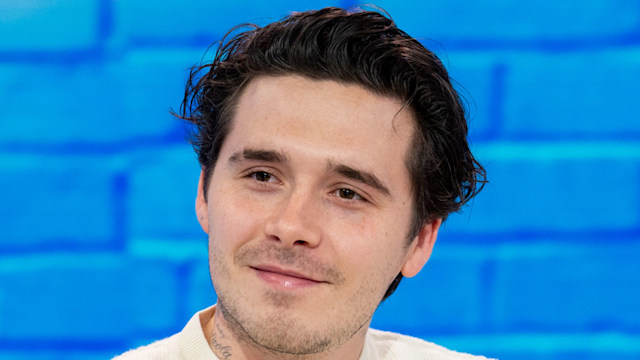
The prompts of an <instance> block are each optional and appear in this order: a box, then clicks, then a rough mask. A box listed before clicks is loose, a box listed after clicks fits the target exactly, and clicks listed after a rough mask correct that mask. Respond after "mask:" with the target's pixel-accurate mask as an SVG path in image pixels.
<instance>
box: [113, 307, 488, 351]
mask: <svg viewBox="0 0 640 360" xmlns="http://www.w3.org/2000/svg"><path fill="white" fill-rule="evenodd" d="M207 310H208V309H207ZM207 310H203V311H207ZM203 311H201V312H203ZM201 312H198V313H196V314H195V315H193V317H191V320H189V322H188V323H187V325H186V326H185V327H184V329H182V331H181V332H179V333H177V334H175V335H173V336H170V337H168V338H166V339H162V340H159V341H156V342H154V343H152V344H150V345H146V346H142V347H139V348H137V349H134V350H130V351H127V352H125V353H124V354H122V355H120V356H116V357H115V358H113V360H178V359H179V360H220V359H219V358H218V357H217V356H216V355H215V354H214V353H213V351H212V350H211V348H210V347H209V343H208V342H207V339H206V338H205V336H204V332H203V330H202V324H200V313H201ZM482 359H484V360H487V358H485V357H483V356H474V355H469V354H463V353H459V352H455V351H452V350H448V349H446V348H444V347H442V346H440V345H436V344H433V343H430V342H427V341H424V340H421V339H418V338H414V337H411V336H406V335H401V334H396V333H392V332H386V331H380V330H374V329H369V330H368V331H367V337H366V339H365V343H364V348H363V349H362V354H361V355H360V360H482Z"/></svg>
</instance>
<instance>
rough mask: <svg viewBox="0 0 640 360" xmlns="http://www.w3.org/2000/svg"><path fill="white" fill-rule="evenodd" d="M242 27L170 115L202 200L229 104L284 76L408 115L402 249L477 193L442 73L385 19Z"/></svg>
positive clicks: (301, 19)
mask: <svg viewBox="0 0 640 360" xmlns="http://www.w3.org/2000/svg"><path fill="white" fill-rule="evenodd" d="M247 26H250V29H248V30H245V31H242V32H239V33H238V30H239V29H238V28H235V29H233V30H232V31H231V32H229V33H228V34H227V36H225V37H224V38H223V40H222V41H221V43H220V46H219V48H218V50H217V53H216V55H215V58H214V59H213V61H212V62H211V63H208V64H204V65H201V66H198V67H195V68H193V69H192V70H191V74H190V77H189V81H188V83H187V87H186V92H185V97H184V100H183V103H182V106H181V113H180V114H179V115H177V116H178V117H180V118H182V119H185V120H188V121H190V122H191V123H193V124H194V125H195V131H194V132H193V137H192V139H191V143H192V144H193V146H194V148H195V150H196V152H197V154H198V159H199V161H200V164H201V166H202V168H203V170H204V172H205V179H204V187H203V191H204V193H205V199H206V191H207V188H208V184H209V179H210V177H211V173H212V170H213V167H214V166H215V163H216V160H217V157H218V154H219V152H220V148H221V146H222V143H223V141H224V139H225V137H226V136H227V134H228V133H229V130H230V127H231V126H230V125H231V122H232V120H233V114H234V108H235V105H236V103H237V101H238V97H239V94H240V93H241V91H242V90H243V89H244V88H245V87H246V85H247V84H248V83H249V82H250V81H251V80H253V79H255V78H256V77H257V76H260V75H272V76H273V75H285V74H296V75H302V76H305V77H308V78H311V79H323V80H334V81H338V82H342V83H348V84H357V85H360V86H362V87H364V88H366V89H368V90H370V91H373V92H375V93H377V94H381V95H386V96H390V97H394V98H397V99H400V100H401V101H402V102H403V103H404V104H405V106H408V107H409V108H410V109H411V111H412V112H413V114H414V118H415V122H416V124H415V125H416V126H415V128H416V132H415V134H414V138H413V140H412V144H411V147H410V151H409V154H408V155H407V159H406V160H405V161H406V166H407V169H408V170H409V173H410V177H411V184H412V187H413V189H412V190H413V194H414V200H415V201H414V211H413V219H412V221H411V228H410V229H409V231H408V237H409V239H413V238H414V237H415V236H416V235H417V234H418V232H419V231H420V229H421V228H422V226H423V225H424V224H426V223H428V222H431V221H433V220H435V219H438V218H443V219H445V218H446V217H447V216H448V215H449V214H450V213H452V212H455V211H458V210H459V209H460V207H461V206H462V205H463V204H465V203H466V202H467V201H469V199H471V198H472V197H473V196H475V195H476V194H477V193H478V191H480V189H481V188H482V186H483V185H484V183H485V172H484V169H483V168H482V166H481V165H480V164H479V163H478V162H477V161H476V159H475V158H474V157H473V155H472V154H471V152H470V150H469V145H468V143H467V122H466V119H465V111H464V107H463V106H462V104H461V101H460V97H459V95H458V93H457V92H456V91H455V89H454V88H453V86H452V85H451V82H450V80H449V76H448V74H447V71H446V69H445V68H444V66H443V65H442V63H441V62H440V60H439V59H438V58H437V57H436V56H435V54H433V53H432V52H431V51H429V50H427V49H426V48H425V47H424V46H422V44H420V42H418V41H417V40H415V39H414V38H412V37H410V36H409V35H407V34H406V33H405V32H403V31H402V30H400V29H398V28H397V27H396V25H395V23H394V22H393V20H392V19H390V18H389V17H388V16H385V15H383V14H380V13H378V12H375V11H355V12H348V11H345V10H343V9H339V8H325V9H322V10H317V11H307V12H302V13H294V14H292V15H290V16H287V17H285V18H284V19H282V20H280V21H278V22H274V23H271V24H269V25H267V26H264V27H258V26H255V25H247ZM233 34H235V35H233ZM401 278H402V275H401V274H399V275H398V277H396V279H395V280H394V281H393V283H392V284H391V286H390V287H389V289H388V290H387V293H386V294H385V296H384V298H385V299H386V298H387V297H388V296H389V295H391V293H393V291H394V290H395V288H396V287H397V285H398V283H399V282H400V280H401Z"/></svg>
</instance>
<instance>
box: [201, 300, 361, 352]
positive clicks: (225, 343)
mask: <svg viewBox="0 0 640 360" xmlns="http://www.w3.org/2000/svg"><path fill="white" fill-rule="evenodd" d="M216 308H217V306H216V307H215V308H212V309H210V310H208V311H206V312H204V313H202V314H201V316H200V323H201V324H202V329H203V331H204V335H205V338H206V339H207V342H208V343H209V347H211V350H212V351H213V353H214V354H215V355H216V356H217V357H218V358H219V359H220V360H325V359H345V360H358V359H359V358H360V353H361V352H362V349H363V347H364V340H365V337H366V333H367V329H368V323H367V324H366V325H365V326H363V327H362V328H361V329H360V330H358V331H357V332H356V333H355V334H354V335H353V336H352V337H351V338H350V339H349V340H347V341H346V342H345V343H343V344H341V345H340V346H337V347H335V348H331V349H327V350H325V351H323V352H319V353H315V354H287V353H282V352H278V351H274V350H270V349H267V348H265V347H263V346H261V345H260V344H258V343H256V342H255V341H254V340H252V339H251V338H250V337H249V336H248V335H247V334H246V333H245V332H244V331H243V330H242V328H241V327H240V326H239V325H237V324H235V323H234V322H233V321H229V320H228V319H226V318H225V316H224V312H223V311H219V310H220V309H216Z"/></svg>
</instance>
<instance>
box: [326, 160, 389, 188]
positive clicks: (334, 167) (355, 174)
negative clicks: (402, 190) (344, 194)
mask: <svg viewBox="0 0 640 360" xmlns="http://www.w3.org/2000/svg"><path fill="white" fill-rule="evenodd" d="M329 171H334V172H336V173H338V174H340V175H342V176H344V177H346V178H349V179H352V180H356V181H359V182H361V183H363V184H365V185H368V186H371V187H372V188H374V189H376V190H378V191H380V192H382V193H383V194H385V195H387V196H391V192H390V191H389V189H388V188H387V187H386V186H384V184H383V183H382V181H380V179H378V177H377V176H375V175H374V174H373V173H370V172H368V171H364V170H358V169H354V168H352V167H351V166H348V165H344V164H333V163H331V162H330V163H329Z"/></svg>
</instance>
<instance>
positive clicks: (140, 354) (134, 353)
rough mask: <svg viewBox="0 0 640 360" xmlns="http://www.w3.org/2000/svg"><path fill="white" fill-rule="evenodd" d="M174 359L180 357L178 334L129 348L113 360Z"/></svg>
mask: <svg viewBox="0 0 640 360" xmlns="http://www.w3.org/2000/svg"><path fill="white" fill-rule="evenodd" d="M138 359H144V360H165V359H166V360H169V359H171V360H173V359H178V344H177V342H176V335H173V336H171V337H168V338H165V339H162V340H158V341H156V342H153V343H151V344H149V345H145V346H141V347H139V348H137V349H133V350H129V351H127V352H125V353H123V354H121V355H118V356H116V357H114V358H113V359H112V360H138Z"/></svg>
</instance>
